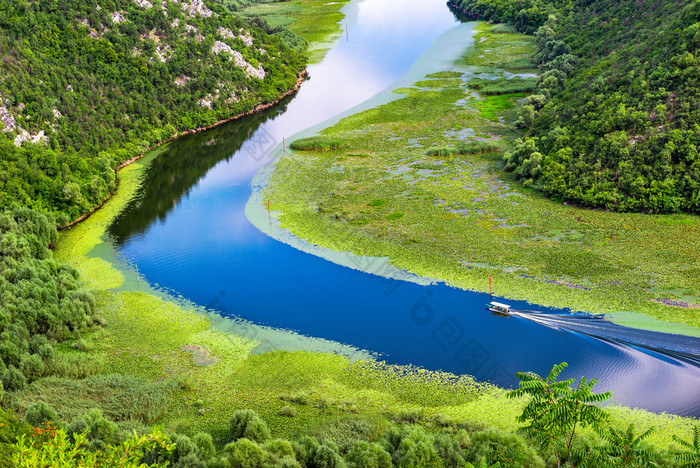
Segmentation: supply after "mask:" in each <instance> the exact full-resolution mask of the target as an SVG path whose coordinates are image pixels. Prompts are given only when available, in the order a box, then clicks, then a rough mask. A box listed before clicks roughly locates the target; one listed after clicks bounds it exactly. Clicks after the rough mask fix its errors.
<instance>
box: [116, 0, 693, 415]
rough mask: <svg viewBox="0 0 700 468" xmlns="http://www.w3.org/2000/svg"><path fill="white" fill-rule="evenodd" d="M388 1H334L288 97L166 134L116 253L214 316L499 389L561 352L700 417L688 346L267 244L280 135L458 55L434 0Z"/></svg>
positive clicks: (605, 383) (603, 380) (580, 372)
mask: <svg viewBox="0 0 700 468" xmlns="http://www.w3.org/2000/svg"><path fill="white" fill-rule="evenodd" d="M396 5H397V4H396V2H395V1H390V0H364V1H359V2H353V3H352V4H350V5H348V6H347V7H346V10H345V14H346V20H345V22H344V27H345V28H346V29H347V34H346V35H343V36H342V37H341V38H340V39H339V40H338V42H337V44H336V45H335V47H334V48H333V49H332V50H331V51H330V52H329V53H328V54H327V56H326V58H325V59H324V60H323V62H322V63H320V64H318V65H315V66H312V67H310V68H309V75H310V80H309V81H308V82H306V83H304V85H303V86H302V88H301V90H300V91H299V93H298V94H297V95H296V96H294V97H291V98H288V99H286V100H285V101H284V102H282V103H280V104H279V105H278V106H276V107H274V108H272V109H270V110H268V111H266V112H263V113H261V114H258V115H255V116H251V117H249V118H246V119H241V120H239V121H235V122H232V123H229V124H227V125H223V126H221V127H218V128H215V129H212V130H210V131H207V132H205V133H202V134H197V135H193V136H190V137H187V138H185V139H183V140H181V141H177V142H174V143H173V144H172V145H171V146H170V147H169V148H168V150H167V151H166V152H165V153H164V154H162V155H161V156H159V157H158V158H157V159H156V160H154V161H153V162H152V163H151V165H150V166H149V167H148V170H147V174H146V179H145V182H144V184H143V187H142V189H141V192H140V194H139V196H137V197H136V198H135V199H134V201H133V202H132V203H131V204H130V205H129V207H127V209H125V210H124V212H123V213H122V214H121V215H120V216H119V218H118V219H117V220H116V221H115V223H114V224H113V225H112V226H111V228H110V240H111V242H112V245H113V247H114V249H115V250H116V251H117V253H118V255H120V256H121V257H122V258H123V259H125V260H126V261H127V262H129V263H131V264H133V265H136V266H137V267H138V271H139V272H140V275H141V276H142V277H143V278H145V279H146V280H147V281H148V283H150V284H151V285H154V286H156V287H162V288H164V289H167V290H168V291H172V292H174V293H175V294H179V295H182V296H183V297H185V298H187V299H188V300H190V301H192V302H194V303H196V304H199V305H203V306H209V307H211V308H213V309H216V310H217V311H219V313H221V314H222V315H225V316H229V317H238V318H241V319H244V320H247V321H249V322H252V323H255V324H259V325H264V326H269V327H274V328H277V329H283V330H291V331H294V332H297V333H299V334H302V335H306V336H309V337H319V338H324V339H326V340H332V341H334V342H338V343H342V344H346V345H351V346H353V347H355V348H359V349H363V350H368V351H371V352H373V353H376V355H377V356H378V357H379V358H380V359H383V360H385V361H387V362H389V363H396V364H411V365H416V366H420V367H423V368H426V369H431V370H441V371H447V372H453V373H455V374H470V375H473V376H475V377H476V378H477V379H479V380H483V381H490V382H493V383H495V384H497V385H500V386H503V387H513V386H515V385H516V384H517V381H516V379H515V373H516V372H517V371H525V370H531V371H535V372H538V373H547V372H548V371H549V370H550V369H551V367H552V365H553V364H554V363H558V362H561V361H566V362H568V363H569V368H568V370H567V371H566V375H565V376H566V377H581V376H586V377H589V378H593V377H596V378H598V379H599V381H600V383H599V387H597V389H598V390H600V391H602V390H608V389H611V390H614V392H615V394H614V398H613V399H614V400H615V401H617V402H619V403H622V404H625V405H629V406H632V407H641V408H645V409H648V410H651V411H655V412H662V411H666V412H669V413H675V414H679V415H689V416H700V393H699V392H697V388H700V368H698V366H697V365H696V363H694V362H692V360H690V361H689V360H684V359H677V358H676V357H674V356H673V355H664V354H661V353H658V352H656V351H654V350H650V349H648V348H645V347H642V346H639V347H636V346H632V345H630V344H629V343H622V342H615V341H612V340H604V339H599V338H597V337H595V336H591V334H586V333H579V332H578V331H576V330H575V329H574V328H575V327H574V328H572V327H571V326H569V327H565V326H559V327H557V326H543V323H542V320H540V321H537V320H531V319H529V318H527V317H524V316H514V317H499V316H493V315H491V314H489V313H488V312H486V311H485V310H484V304H485V303H486V302H488V295H487V294H480V293H474V292H466V291H462V290H458V289H455V288H451V287H449V286H446V285H444V284H432V285H421V284H417V283H415V282H408V281H401V280H397V279H387V278H383V277H380V276H377V275H374V274H371V273H367V272H365V271H370V272H372V271H374V269H373V268H374V267H373V266H372V264H368V265H365V266H364V267H363V268H360V269H351V268H346V267H343V266H340V265H337V264H335V263H332V262H329V261H327V260H324V259H322V258H319V257H317V256H314V255H310V254H308V253H305V252H302V251H300V250H298V249H295V248H294V247H292V246H290V245H287V244H285V243H281V242H278V241H276V240H275V239H273V238H271V237H269V236H267V235H265V234H264V233H262V232H261V231H260V230H258V229H257V228H256V227H255V226H253V224H251V223H250V222H249V221H248V219H247V218H246V216H245V213H244V210H245V205H246V202H247V201H248V199H249V197H250V196H251V181H252V179H253V177H254V176H255V174H256V173H257V172H258V171H259V170H260V169H261V168H263V167H265V166H266V165H267V164H269V162H270V158H269V154H270V153H271V152H272V151H273V150H275V149H276V148H279V145H280V143H281V141H282V138H283V137H286V138H289V137H291V136H292V135H294V134H297V133H298V132H300V131H302V130H305V129H308V128H311V127H314V126H316V125H319V124H321V123H323V122H327V121H328V120H329V119H332V118H334V117H336V116H338V115H341V114H343V113H347V112H349V111H350V112H353V111H354V110H353V111H351V109H357V108H356V106H358V105H361V104H362V103H363V102H367V100H369V99H371V98H372V97H373V96H376V95H378V94H379V93H380V92H382V91H384V90H386V89H387V88H388V87H391V86H392V84H393V83H396V82H397V80H401V79H406V73H407V72H408V71H409V70H413V71H414V72H415V71H416V69H415V66H414V64H415V63H416V62H417V61H419V62H420V63H424V64H432V65H431V66H432V68H431V69H426V70H425V73H430V72H435V71H441V70H445V69H450V68H453V69H459V70H462V69H463V68H459V67H460V66H459V65H458V59H459V57H460V56H461V55H462V54H463V53H464V51H465V50H466V49H467V48H468V47H469V46H470V45H471V43H472V35H473V28H474V25H475V23H461V22H459V21H458V20H457V19H456V18H455V17H454V16H453V15H452V13H451V12H450V11H449V10H448V8H447V7H446V6H445V4H444V1H443V0H407V1H404V2H401V8H397V7H396ZM436 51H438V52H439V53H438V52H436ZM426 54H427V55H426ZM419 59H420V60H419ZM419 71H420V70H419ZM419 78H420V77H419ZM384 96H386V94H384ZM375 101H376V102H379V101H377V100H376V98H375V100H374V101H370V103H373V102H375ZM277 151H278V150H277ZM377 268H379V264H377ZM361 270H365V271H361ZM508 302H509V303H511V304H513V306H514V308H517V309H532V308H533V306H532V304H526V303H522V302H517V301H508ZM543 311H544V312H546V313H549V314H565V313H566V311H556V310H543ZM553 316H554V315H553ZM550 322H551V320H550ZM550 325H551V323H550ZM696 346H697V345H696ZM669 395H673V397H672V398H669V397H668V396H669Z"/></svg>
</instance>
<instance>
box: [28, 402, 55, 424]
mask: <svg viewBox="0 0 700 468" xmlns="http://www.w3.org/2000/svg"><path fill="white" fill-rule="evenodd" d="M24 419H25V421H27V422H28V423H29V424H31V425H32V426H34V427H39V426H41V425H42V424H43V423H45V422H49V421H53V422H56V421H57V420H58V416H57V415H56V410H54V409H53V408H52V407H51V406H50V405H48V404H46V403H45V402H43V401H38V402H36V403H34V404H33V405H32V406H30V407H29V408H27V414H26V415H25V416H24Z"/></svg>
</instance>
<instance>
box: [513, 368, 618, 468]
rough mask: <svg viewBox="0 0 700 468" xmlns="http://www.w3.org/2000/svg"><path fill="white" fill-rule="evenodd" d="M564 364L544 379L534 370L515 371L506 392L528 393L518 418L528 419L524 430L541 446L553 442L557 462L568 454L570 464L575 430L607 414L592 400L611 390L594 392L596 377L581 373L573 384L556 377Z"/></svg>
mask: <svg viewBox="0 0 700 468" xmlns="http://www.w3.org/2000/svg"><path fill="white" fill-rule="evenodd" d="M567 366H568V364H567V363H566V362H562V363H561V364H556V365H554V367H552V370H551V372H550V373H549V375H548V376H547V378H546V379H545V378H542V377H541V376H539V375H538V374H535V373H534V372H518V373H517V374H516V375H517V377H518V378H519V379H520V385H519V386H518V388H516V389H515V390H512V391H510V392H508V393H507V394H506V396H508V398H520V397H524V396H528V397H530V401H529V402H528V403H527V404H526V405H525V408H524V409H523V413H522V414H521V415H520V416H518V417H517V420H518V421H519V422H522V423H527V425H526V426H525V427H524V430H525V431H526V432H527V433H529V434H530V435H531V436H532V437H533V438H534V439H535V440H537V441H538V442H539V443H540V445H541V446H542V448H546V447H549V446H550V445H553V447H554V456H555V458H556V459H557V466H561V463H562V456H567V458H568V459H569V462H570V464H571V466H572V467H573V466H574V461H573V451H572V447H573V443H574V441H575V438H576V435H577V434H576V431H577V430H578V429H580V428H582V427H586V426H592V427H593V428H594V429H599V427H600V426H599V423H600V422H601V421H602V420H603V419H605V417H606V414H605V413H604V412H603V410H602V409H600V408H599V407H597V406H595V404H594V403H600V402H603V401H605V400H607V399H608V398H610V396H611V395H612V392H604V393H598V394H596V393H593V391H592V389H593V387H594V386H595V384H596V383H597V379H592V380H588V379H586V378H585V377H581V380H579V382H578V384H577V385H576V386H574V381H575V379H573V378H572V379H569V380H563V381H557V378H558V377H559V374H560V373H561V372H562V371H563V370H564V369H566V367H567Z"/></svg>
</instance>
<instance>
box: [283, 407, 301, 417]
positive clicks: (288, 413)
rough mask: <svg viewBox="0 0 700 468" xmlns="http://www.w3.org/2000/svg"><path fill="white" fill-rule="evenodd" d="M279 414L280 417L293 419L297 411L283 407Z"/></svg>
mask: <svg viewBox="0 0 700 468" xmlns="http://www.w3.org/2000/svg"><path fill="white" fill-rule="evenodd" d="M280 414H281V415H282V416H287V417H290V418H293V417H294V416H296V415H297V410H295V409H294V408H292V407H291V406H289V405H284V406H283V407H282V409H281V410H280Z"/></svg>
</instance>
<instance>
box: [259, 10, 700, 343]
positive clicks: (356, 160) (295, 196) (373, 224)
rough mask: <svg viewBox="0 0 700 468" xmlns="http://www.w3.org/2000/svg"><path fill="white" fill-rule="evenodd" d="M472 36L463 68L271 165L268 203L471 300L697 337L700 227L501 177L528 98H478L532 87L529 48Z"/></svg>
mask: <svg viewBox="0 0 700 468" xmlns="http://www.w3.org/2000/svg"><path fill="white" fill-rule="evenodd" d="M480 28H481V29H480V32H479V34H478V36H477V37H476V48H475V49H474V50H473V52H472V53H471V54H470V55H469V56H467V57H465V60H464V64H465V65H467V68H464V67H462V68H460V67H457V68H455V69H453V70H445V72H444V73H440V74H434V75H430V76H428V77H427V79H426V80H423V81H420V82H418V83H416V84H415V85H414V86H411V87H406V88H403V89H400V90H397V91H396V92H397V93H403V94H405V97H404V98H403V99H401V100H398V101H394V102H392V103H389V104H386V105H383V106H381V107H379V108H376V109H371V110H368V111H365V112H362V113H360V114H357V115H354V116H351V117H348V118H346V119H344V120H342V121H341V122H339V123H338V124H336V125H334V126H332V127H330V128H328V129H325V130H323V131H322V132H321V134H322V135H323V136H324V137H326V138H329V139H332V140H335V141H339V142H340V146H341V147H342V149H338V150H332V151H297V152H295V153H293V154H291V155H289V156H287V157H285V158H283V159H282V160H280V161H279V162H278V163H277V168H276V170H275V171H274V172H273V174H272V176H271V179H270V183H269V186H268V187H267V188H266V189H265V190H264V191H263V198H262V201H263V203H265V204H266V203H267V202H269V203H270V206H271V207H272V209H273V210H276V211H278V212H280V213H281V214H280V216H279V220H280V222H281V225H282V227H284V228H287V229H289V230H290V231H291V232H292V234H294V235H296V236H298V237H300V238H302V239H306V240H308V241H310V242H311V243H313V244H317V245H319V246H321V247H327V248H330V249H333V250H336V251H339V252H343V251H350V252H353V253H355V254H359V255H369V256H378V257H389V258H390V261H391V264H392V265H393V266H395V267H398V268H402V269H406V270H407V271H409V272H411V273H413V274H416V275H419V276H422V277H427V278H437V279H441V280H444V281H445V282H447V283H448V284H451V285H454V286H457V287H460V288H464V289H470V290H476V291H488V290H489V284H488V281H489V275H491V276H492V277H493V282H494V285H495V288H496V293H497V295H499V296H502V297H506V298H510V299H524V300H527V301H528V302H531V303H533V304H541V305H544V306H548V307H558V308H571V309H572V310H577V311H586V312H592V313H609V314H611V318H612V319H613V320H615V321H617V322H618V323H622V324H629V325H633V326H637V327H641V328H648V329H655V330H660V331H672V332H679V328H677V327H675V326H674V325H673V323H680V324H685V325H686V326H685V327H683V328H682V333H686V334H690V335H695V336H700V330H699V329H698V328H697V327H698V326H700V318H699V316H698V314H697V312H696V311H697V309H698V308H700V291H699V290H698V285H697V284H696V283H695V282H694V278H696V277H697V274H698V272H699V271H700V256H699V254H698V252H700V248H699V247H700V246H699V245H698V241H697V239H699V238H700V220H699V219H698V218H697V217H694V216H689V215H669V216H661V215H642V214H620V213H609V212H598V211H592V210H585V209H580V208H576V207H570V206H567V205H562V204H558V203H556V202H553V201H550V200H547V199H544V198H543V197H542V196H541V195H539V194H538V193H536V192H534V191H532V190H528V189H527V188H525V187H523V186H522V185H520V184H518V183H517V182H516V181H515V180H514V179H513V178H512V176H511V175H510V174H506V173H503V172H502V170H501V169H500V157H501V153H502V151H504V150H508V149H509V148H511V147H512V145H513V142H514V140H515V139H516V138H517V137H518V132H517V131H516V130H515V129H513V126H512V124H510V122H513V121H514V120H515V111H514V108H515V106H516V104H517V101H518V100H520V99H522V98H523V96H524V94H520V93H512V94H503V93H501V92H488V91H483V92H482V89H481V88H483V87H484V85H485V84H487V83H488V82H486V81H484V80H483V78H486V79H487V80H493V79H497V78H500V79H501V82H503V80H504V79H506V78H513V77H515V78H517V79H520V80H521V81H523V82H524V81H525V80H528V79H532V78H531V77H532V76H535V75H534V73H535V72H536V70H532V69H528V68H527V67H528V65H527V60H526V58H527V56H528V55H529V54H530V53H531V52H532V51H533V50H534V46H533V43H532V38H530V37H527V36H521V35H517V34H493V33H490V32H489V27H488V26H486V25H483V24H482V25H481V26H480ZM496 64H498V66H496ZM506 123H508V124H506ZM460 145H461V146H460ZM459 148H461V150H460V149H459ZM292 167H294V170H293V171H291V170H290V169H291V168H292ZM535 307H536V306H533V308H535ZM631 312H633V313H631ZM645 317H650V318H645Z"/></svg>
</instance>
